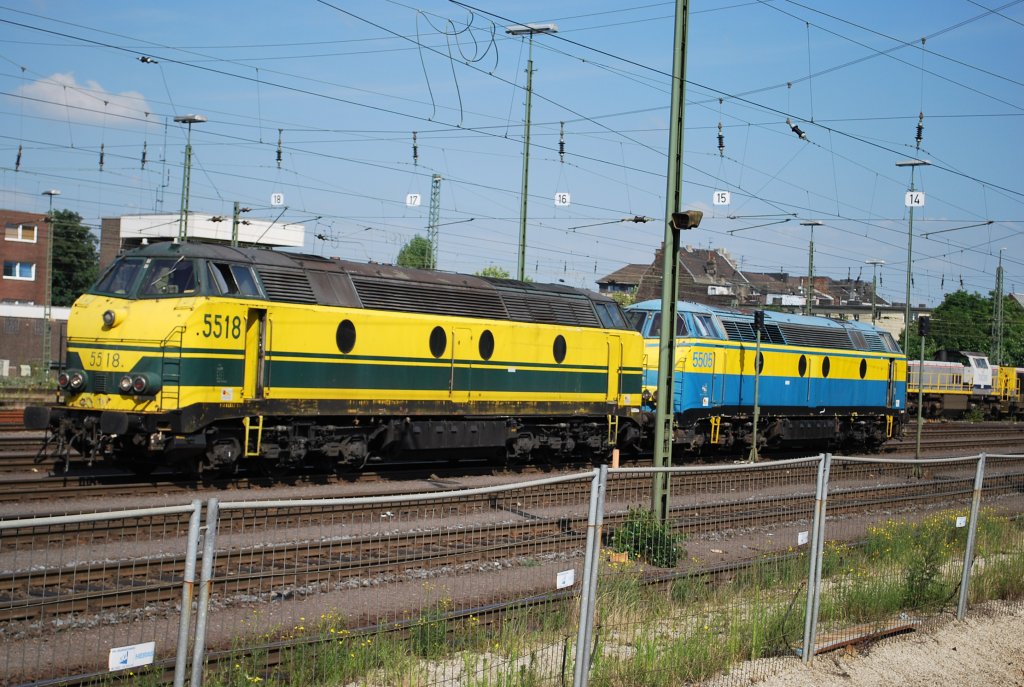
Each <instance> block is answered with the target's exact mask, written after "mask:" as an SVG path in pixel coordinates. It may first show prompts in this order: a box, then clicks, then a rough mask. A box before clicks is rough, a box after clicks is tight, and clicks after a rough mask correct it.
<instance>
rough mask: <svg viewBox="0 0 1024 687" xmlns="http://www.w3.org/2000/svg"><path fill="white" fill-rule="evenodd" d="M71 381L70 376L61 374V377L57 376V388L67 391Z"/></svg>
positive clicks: (64, 373) (65, 373)
mask: <svg viewBox="0 0 1024 687" xmlns="http://www.w3.org/2000/svg"><path fill="white" fill-rule="evenodd" d="M70 381H71V378H70V377H69V376H68V373H67V372H61V373H60V374H59V375H57V386H59V387H60V388H61V389H67V388H68V382H70Z"/></svg>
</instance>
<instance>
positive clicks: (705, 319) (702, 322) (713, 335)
mask: <svg viewBox="0 0 1024 687" xmlns="http://www.w3.org/2000/svg"><path fill="white" fill-rule="evenodd" d="M693 325H694V327H695V328H696V329H697V331H696V336H699V337H700V338H702V339H724V338H725V337H724V336H722V334H721V333H720V332H719V331H718V326H717V325H716V324H715V320H714V318H713V317H712V316H711V315H694V316H693Z"/></svg>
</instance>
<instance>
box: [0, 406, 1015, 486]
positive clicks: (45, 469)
mask: <svg viewBox="0 0 1024 687" xmlns="http://www.w3.org/2000/svg"><path fill="white" fill-rule="evenodd" d="M7 412H9V411H7ZM41 441H42V435H41V434H39V433H29V432H24V431H19V432H15V431H13V430H8V431H7V432H5V433H0V504H2V503H15V502H29V501H41V500H49V499H53V498H57V497H59V498H61V499H62V500H67V499H69V498H72V499H78V498H81V499H86V498H92V497H96V498H99V497H113V498H116V497H121V496H126V495H130V496H155V495H166V494H191V493H200V492H203V491H206V490H216V491H218V492H223V491H224V490H239V489H243V490H244V489H251V488H253V487H266V486H271V485H290V484H324V483H337V484H347V483H349V482H351V481H353V479H356V480H357V481H358V482H360V483H369V482H373V481H375V480H381V479H388V480H394V481H396V482H399V481H401V480H403V479H423V478H425V477H427V476H431V475H434V474H442V475H452V474H456V475H459V476H465V475H469V474H491V473H493V472H495V470H496V469H497V470H499V471H500V468H494V467H492V466H489V464H487V463H486V462H484V461H480V462H477V463H475V464H468V465H467V464H460V465H459V466H458V467H457V468H456V469H455V470H453V469H452V466H451V464H450V463H448V462H447V461H438V462H426V463H422V464H414V465H403V466H400V467H393V468H386V467H385V468H381V469H377V470H366V471H361V472H359V473H344V474H339V475H336V474H333V473H305V474H300V473H296V474H282V475H279V476H275V477H264V476H245V475H244V474H243V475H240V476H237V477H230V478H221V479H217V478H208V479H206V480H203V481H197V480H182V479H181V478H180V476H177V475H175V474H174V473H172V472H170V471H158V472H156V473H154V474H151V475H148V476H138V475H135V474H133V473H131V472H128V471H123V470H116V469H114V470H112V469H110V468H101V467H97V468H89V467H87V466H85V465H84V464H82V463H77V462H72V465H71V469H70V470H69V471H68V472H64V471H62V468H63V464H57V465H55V464H54V463H53V462H52V461H48V462H37V456H38V449H39V446H40V443H41ZM915 442H916V437H915V436H913V429H912V428H911V430H908V437H906V438H904V439H903V440H901V441H896V442H891V443H890V444H887V445H886V447H885V452H886V454H887V455H893V456H894V457H895V456H899V455H904V454H912V453H913V452H914V448H915ZM921 448H922V453H923V454H924V455H926V456H929V457H934V456H939V455H949V454H951V453H955V452H958V451H959V452H964V453H969V452H979V451H986V452H989V453H1000V452H1005V453H1019V452H1022V451H1024V424H1012V425H1008V424H1006V423H980V424H965V423H949V424H928V425H925V426H924V432H923V438H922V442H921ZM637 464H638V465H644V464H648V465H649V464H650V463H649V462H645V461H644V460H640V461H638V462H637ZM570 467H571V468H583V467H586V466H581V465H577V466H570ZM548 470H550V468H549V467H548V466H523V467H522V468H521V471H522V472H523V473H524V474H539V473H541V472H546V471H548Z"/></svg>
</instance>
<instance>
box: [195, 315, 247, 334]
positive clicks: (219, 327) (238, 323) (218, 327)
mask: <svg viewBox="0 0 1024 687" xmlns="http://www.w3.org/2000/svg"><path fill="white" fill-rule="evenodd" d="M203 336H204V337H206V338H208V339H237V338H239V337H240V336H242V318H241V317H239V316H238V315H235V316H234V317H232V316H231V315H211V314H209V313H207V314H206V315H203Z"/></svg>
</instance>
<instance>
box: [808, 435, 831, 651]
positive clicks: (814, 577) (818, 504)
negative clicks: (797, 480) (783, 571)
mask: <svg viewBox="0 0 1024 687" xmlns="http://www.w3.org/2000/svg"><path fill="white" fill-rule="evenodd" d="M831 466H832V454H831V453H826V454H824V455H822V456H821V462H820V463H818V484H817V487H816V492H815V499H814V523H813V524H812V525H811V550H810V552H809V556H808V557H809V558H810V565H809V567H808V572H807V608H806V610H805V617H804V645H803V656H802V659H803V662H804V663H809V662H810V660H811V658H813V656H814V643H815V641H816V640H817V634H818V604H819V603H820V601H821V564H822V558H823V557H824V552H825V507H826V502H827V499H828V478H829V471H830V469H831Z"/></svg>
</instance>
